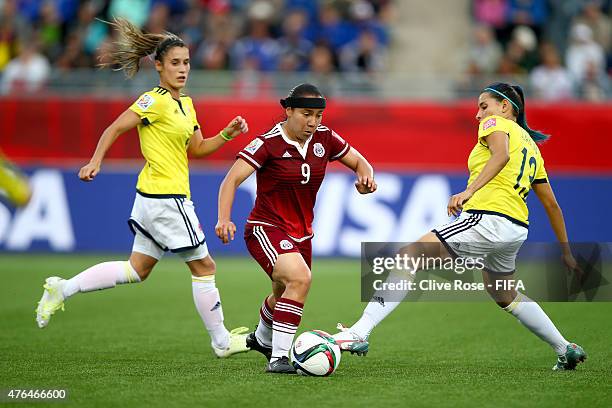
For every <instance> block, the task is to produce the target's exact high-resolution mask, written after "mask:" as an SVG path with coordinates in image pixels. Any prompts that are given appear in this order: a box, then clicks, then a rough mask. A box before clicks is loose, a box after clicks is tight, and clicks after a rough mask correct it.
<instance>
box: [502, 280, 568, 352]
mask: <svg viewBox="0 0 612 408" xmlns="http://www.w3.org/2000/svg"><path fill="white" fill-rule="evenodd" d="M504 310H505V311H506V312H508V313H510V314H512V315H513V316H514V317H516V318H517V319H518V321H519V322H521V323H522V324H523V326H525V327H527V328H528V329H529V330H530V331H531V332H532V333H533V334H535V335H536V336H538V337H539V338H541V339H542V340H544V341H545V342H547V343H548V344H550V346H551V347H552V348H553V349H554V350H555V352H556V353H557V354H558V355H562V354H565V349H566V347H567V345H568V344H569V341H567V340H565V338H564V337H563V336H562V335H561V333H559V330H557V328H556V327H555V324H554V323H553V322H552V321H551V320H550V318H549V317H548V316H547V315H546V313H545V312H544V310H542V308H541V307H540V305H538V304H537V303H536V302H534V301H533V300H531V299H530V298H528V297H527V296H525V295H524V294H522V293H520V292H518V294H517V295H516V298H515V299H514V301H513V302H512V303H511V304H509V305H508V306H506V307H504Z"/></svg>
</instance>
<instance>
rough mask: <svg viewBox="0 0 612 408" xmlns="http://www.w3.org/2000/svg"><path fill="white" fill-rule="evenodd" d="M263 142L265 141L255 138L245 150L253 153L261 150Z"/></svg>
mask: <svg viewBox="0 0 612 408" xmlns="http://www.w3.org/2000/svg"><path fill="white" fill-rule="evenodd" d="M263 143H264V142H263V140H261V139H253V141H252V142H251V143H249V145H248V146H247V147H245V148H244V150H246V151H247V152H249V153H251V154H255V152H256V151H257V150H259V148H260V147H261V146H262V145H263Z"/></svg>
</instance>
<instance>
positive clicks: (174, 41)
mask: <svg viewBox="0 0 612 408" xmlns="http://www.w3.org/2000/svg"><path fill="white" fill-rule="evenodd" d="M174 46H179V47H184V46H185V43H184V42H183V40H181V39H180V38H178V37H168V38H166V39H165V40H163V41H162V42H161V43H159V45H158V46H157V48H156V49H155V59H156V60H160V59H161V55H162V54H163V53H164V52H165V51H166V50H167V49H168V48H170V47H174Z"/></svg>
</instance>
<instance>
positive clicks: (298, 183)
mask: <svg viewBox="0 0 612 408" xmlns="http://www.w3.org/2000/svg"><path fill="white" fill-rule="evenodd" d="M349 150H350V147H349V145H348V143H347V142H346V141H344V139H342V138H341V137H340V136H339V135H338V134H337V133H336V132H334V131H333V130H331V129H328V128H326V127H325V126H319V127H318V128H317V130H316V131H315V133H314V134H313V135H312V136H311V137H310V138H309V139H308V140H307V141H306V143H304V147H300V145H299V143H298V142H294V141H292V140H290V139H289V138H288V137H287V135H285V132H284V131H283V129H282V127H281V124H280V123H278V124H277V125H276V126H274V127H273V128H272V130H270V131H269V132H268V133H265V134H263V135H261V136H259V137H257V138H256V139H253V141H252V142H251V143H250V144H249V145H248V146H246V147H245V148H244V149H243V150H242V151H240V152H239V153H238V155H237V156H236V157H238V158H240V159H242V160H244V161H245V162H247V163H249V164H250V165H251V166H253V167H254V168H255V169H256V170H257V198H256V200H255V207H254V208H253V210H252V211H251V214H250V215H249V218H248V220H247V222H248V223H253V224H257V223H259V224H264V225H265V224H270V225H273V226H276V227H278V228H280V229H282V230H283V231H284V232H285V233H286V234H287V235H289V236H290V237H291V238H294V239H302V238H309V237H311V236H312V219H313V217H314V206H315V200H316V198H317V192H318V191H319V187H321V182H323V178H324V177H325V169H326V167H327V163H328V162H330V161H334V160H338V159H341V158H342V157H344V155H346V154H347V153H348V151H349Z"/></svg>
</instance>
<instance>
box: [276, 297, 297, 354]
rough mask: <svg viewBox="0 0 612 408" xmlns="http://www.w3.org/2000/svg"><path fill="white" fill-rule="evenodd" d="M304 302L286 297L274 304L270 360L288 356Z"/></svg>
mask: <svg viewBox="0 0 612 408" xmlns="http://www.w3.org/2000/svg"><path fill="white" fill-rule="evenodd" d="M303 312H304V304H303V303H301V302H297V301H295V300H292V299H288V298H279V299H277V300H276V306H274V313H273V315H272V316H273V320H272V330H273V334H272V358H271V359H270V362H272V361H276V360H278V359H279V358H281V357H288V356H289V349H290V348H291V344H292V343H293V337H294V336H295V332H296V331H297V328H298V326H299V325H300V321H301V320H302V313H303Z"/></svg>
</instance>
